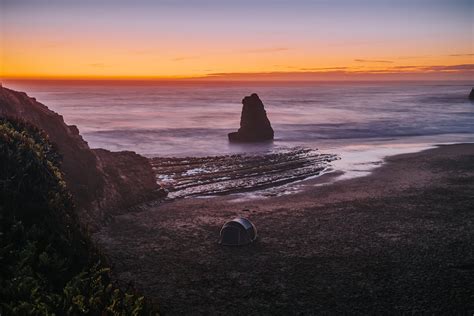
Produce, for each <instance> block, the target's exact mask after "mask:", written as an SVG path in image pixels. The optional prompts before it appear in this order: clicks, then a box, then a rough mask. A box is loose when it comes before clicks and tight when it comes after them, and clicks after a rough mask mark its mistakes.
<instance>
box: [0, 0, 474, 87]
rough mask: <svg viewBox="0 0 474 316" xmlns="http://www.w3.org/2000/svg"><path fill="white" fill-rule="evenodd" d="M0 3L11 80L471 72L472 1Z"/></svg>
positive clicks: (4, 66)
mask: <svg viewBox="0 0 474 316" xmlns="http://www.w3.org/2000/svg"><path fill="white" fill-rule="evenodd" d="M0 1H1V2H0V19H1V21H0V28H1V29H0V32H1V33H0V36H1V38H0V49H1V52H0V53H1V65H0V66H1V72H2V73H1V76H2V77H3V78H188V77H206V78H237V79H241V78H266V79H278V78H287V79H312V78H313V79H314V78H316V79H321V78H322V79H325V78H347V76H351V75H358V76H362V77H363V76H364V75H371V74H378V75H381V76H384V75H387V74H389V75H391V76H397V75H399V76H403V75H404V74H415V75H416V74H417V75H420V74H421V75H422V77H426V78H431V77H432V78H436V77H437V76H440V77H442V78H445V77H446V78H459V79H466V78H473V73H474V67H473V57H474V55H473V41H474V36H473V16H474V8H473V6H474V5H473V1H471V0H464V1H463V0H459V1H458V0H446V1H441V0H431V1H427V0H426V1H421V0H412V1H405V0H401V1H400V0H399V1H388V0H378V1H368V0H366V1H356V0H352V1H349V0H346V1H343V0H341V1H336V0H334V1H329V0H327V1H302V0H299V1H296V0H293V1H290V0H287V1H283V0H281V1H270V0H264V1H248V0H243V1H223V0H220V1H217V0H215V1H213V0H209V1H192V0H188V1H183V0H175V1H171V0H170V1H144V0H135V1H120V0H118V1H117V0H115V1H113V0H110V1H104V0H102V1H101V0H96V1H90V0H83V1H76V0H74V1H68V0H63V1H54V0H53V1H46V0H0ZM443 76H444V77H443Z"/></svg>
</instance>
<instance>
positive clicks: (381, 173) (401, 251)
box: [95, 144, 474, 314]
mask: <svg viewBox="0 0 474 316" xmlns="http://www.w3.org/2000/svg"><path fill="white" fill-rule="evenodd" d="M385 160H386V163H384V164H383V165H381V166H380V167H379V168H376V169H374V170H372V172H371V173H370V175H368V176H363V177H358V178H352V179H346V180H340V181H335V182H333V183H330V184H328V185H319V184H318V179H314V180H308V181H305V183H304V189H303V190H302V191H301V192H297V193H294V194H291V195H284V196H274V197H269V198H265V199H247V200H245V199H238V200H235V197H232V196H220V197H216V198H213V199H199V198H187V199H180V200H176V201H173V202H167V203H163V204H161V205H157V206H150V207H148V208H144V210H143V211H142V212H138V213H130V214H124V215H120V216H116V217H115V218H114V219H113V221H112V222H111V223H110V224H109V225H108V226H107V227H105V228H103V229H102V230H101V231H100V232H98V233H97V234H95V239H96V240H97V241H98V243H99V244H100V245H101V247H102V249H104V252H105V254H106V255H107V256H108V257H109V258H110V260H111V262H112V264H114V265H115V268H114V271H115V273H116V274H117V277H118V278H119V279H120V280H122V281H124V282H129V281H134V282H135V283H136V285H137V287H138V288H140V289H141V290H143V292H144V293H145V294H147V295H148V296H150V297H152V298H159V304H160V306H161V309H162V311H163V312H164V313H170V314H174V313H191V312H197V313H223V312H225V311H226V310H227V311H228V310H229V308H232V306H236V305H239V306H240V309H239V311H240V312H249V313H256V312H260V313H289V314H296V313H314V312H344V311H352V312H354V313H367V312H369V313H370V312H372V313H382V312H435V313H436V312H438V313H440V312H466V311H468V310H472V309H474V305H473V303H472V296H473V295H474V292H473V290H472V286H471V285H472V284H473V282H474V274H473V273H472V266H473V263H474V249H473V246H472V245H473V244H474V232H473V231H472V229H470V228H469V227H471V228H472V225H473V224H474V213H473V212H472V209H473V208H472V206H473V205H474V200H473V196H472V191H473V190H474V181H473V180H474V144H456V145H441V146H438V147H436V148H433V149H428V150H424V151H420V152H415V153H409V154H401V155H395V156H390V157H387V158H386V159H385ZM328 176H329V175H328ZM244 209H249V210H250V211H242V210H244ZM234 216H245V217H248V218H250V219H251V220H252V221H253V222H254V223H255V225H256V226H257V229H258V231H259V235H260V238H259V240H258V242H257V243H255V244H253V245H250V246H249V247H242V248H232V249H229V248H223V247H220V246H219V245H218V244H217V239H218V236H219V229H220V227H221V225H222V224H223V223H224V222H225V221H226V220H229V219H231V218H233V217H234ZM211 272H212V273H211Z"/></svg>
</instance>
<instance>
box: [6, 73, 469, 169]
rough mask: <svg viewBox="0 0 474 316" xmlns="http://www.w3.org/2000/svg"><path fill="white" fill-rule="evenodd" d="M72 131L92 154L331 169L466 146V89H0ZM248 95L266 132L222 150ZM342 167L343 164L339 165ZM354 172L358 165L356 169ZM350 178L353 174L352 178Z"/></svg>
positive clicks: (28, 85)
mask: <svg viewBox="0 0 474 316" xmlns="http://www.w3.org/2000/svg"><path fill="white" fill-rule="evenodd" d="M4 86H6V87H9V88H12V89H16V90H21V91H25V92H27V93H28V94H29V95H30V96H32V97H35V98H36V99H37V100H38V101H39V102H41V103H43V104H45V105H47V106H48V107H49V108H50V109H52V110H54V111H56V112H58V113H60V114H61V115H63V116H64V120H65V121H66V123H68V124H74V125H77V126H78V128H79V130H80V132H81V134H82V135H83V137H84V139H85V140H86V141H87V142H88V143H89V145H90V146H91V147H93V148H96V147H100V148H106V149H109V150H113V151H120V150H131V151H135V152H137V153H140V154H142V155H145V156H148V157H156V156H165V157H173V156H176V157H183V156H209V155H224V154H229V153H245V152H261V151H272V150H278V149H279V148H288V147H294V146H303V147H310V148H319V149H320V150H322V151H323V152H332V153H336V154H340V155H341V156H342V158H343V159H341V162H339V165H338V166H339V168H341V169H344V168H346V169H347V164H351V165H352V166H353V165H354V164H359V165H363V164H364V163H367V162H369V163H370V162H374V163H375V162H376V161H378V159H380V158H381V157H383V156H384V155H390V154H394V153H402V152H409V151H415V150H419V149H423V148H427V147H429V146H430V145H433V144H438V143H456V142H473V141H474V103H471V102H470V101H469V100H468V98H467V96H468V94H469V92H470V90H471V88H472V83H471V82H463V81H447V82H440V81H431V82H413V81H404V82H159V81H142V82H138V81H129V82H126V81H120V82H100V81H87V82H86V81H84V82H80V81H75V82H54V81H50V82H47V81H41V82H39V81H38V82H6V83H4ZM251 93H257V94H258V95H259V96H260V98H261V100H262V101H263V103H264V104H265V109H266V111H267V114H268V117H269V119H270V121H271V123H272V126H273V129H274V130H275V140H274V142H272V143H264V144H248V145H244V144H231V143H229V142H228V140H227V133H229V132H232V131H236V130H237V129H238V128H239V121H240V113H241V109H242V104H241V100H242V98H243V97H244V96H247V95H250V94H251ZM345 163H347V164H346V165H344V164H345ZM361 168H362V169H364V168H363V167H361ZM354 170H356V169H354V168H353V171H354Z"/></svg>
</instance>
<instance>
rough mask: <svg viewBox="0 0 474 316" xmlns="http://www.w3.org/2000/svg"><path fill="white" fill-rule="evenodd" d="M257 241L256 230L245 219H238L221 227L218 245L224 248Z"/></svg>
mask: <svg viewBox="0 0 474 316" xmlns="http://www.w3.org/2000/svg"><path fill="white" fill-rule="evenodd" d="M256 239H257V229H256V228H255V225H254V224H252V222H251V221H249V220H248V219H246V218H243V217H238V218H234V219H233V220H231V221H229V222H227V223H225V224H224V226H222V229H221V234H220V240H219V243H220V244H221V245H224V246H243V245H247V244H250V243H252V242H254V241H255V240H256Z"/></svg>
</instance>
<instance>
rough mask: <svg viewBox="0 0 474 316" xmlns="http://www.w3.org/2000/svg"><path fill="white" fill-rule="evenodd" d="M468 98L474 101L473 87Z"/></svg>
mask: <svg viewBox="0 0 474 316" xmlns="http://www.w3.org/2000/svg"><path fill="white" fill-rule="evenodd" d="M469 100H471V101H474V88H472V89H471V93H469Z"/></svg>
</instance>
